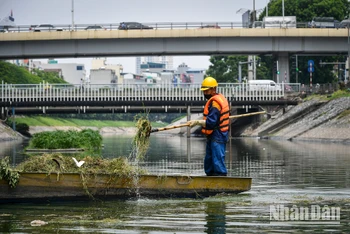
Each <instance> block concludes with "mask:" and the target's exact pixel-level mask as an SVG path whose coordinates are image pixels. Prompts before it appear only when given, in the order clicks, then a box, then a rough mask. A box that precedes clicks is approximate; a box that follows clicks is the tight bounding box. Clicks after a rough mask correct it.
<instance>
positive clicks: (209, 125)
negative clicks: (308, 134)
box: [189, 77, 230, 176]
mask: <svg viewBox="0 0 350 234" xmlns="http://www.w3.org/2000/svg"><path fill="white" fill-rule="evenodd" d="M217 86H218V83H217V81H216V80H215V79H214V78H213V77H206V78H205V79H204V80H203V82H202V87H201V90H202V91H203V93H204V96H205V98H206V99H207V100H208V101H207V103H206V104H205V107H204V111H203V120H191V121H189V126H191V127H193V126H195V125H201V126H202V133H203V134H205V135H206V137H207V145H206V154H205V158H204V171H205V174H206V175H207V176H226V175H227V169H226V165H225V153H226V143H227V141H228V134H229V133H228V130H229V124H230V119H229V115H230V109H229V104H228V101H227V99H226V98H225V97H224V95H222V94H220V93H217V92H216V88H217Z"/></svg>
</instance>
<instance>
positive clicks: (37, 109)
mask: <svg viewBox="0 0 350 234" xmlns="http://www.w3.org/2000/svg"><path fill="white" fill-rule="evenodd" d="M200 85H201V84H189V83H188V84H186V83H182V84H179V85H177V86H174V84H172V83H162V84H145V85H131V84H125V85H118V84H112V85H111V84H108V85H85V86H84V87H82V86H80V85H73V84H47V83H41V84H25V85H24V84H5V83H4V82H2V84H1V90H0V95H1V96H0V107H1V114H2V116H6V115H7V114H11V112H12V111H15V113H16V114H40V113H47V114H54V113H126V112H131V113H140V112H160V113H166V112H168V113H181V112H183V113H188V112H189V111H190V112H192V113H196V112H197V113H201V112H202V111H203V107H204V105H205V102H206V100H205V98H204V96H203V93H202V91H200ZM276 87H278V88H276V89H267V88H266V89H264V88H262V89H260V90H249V86H248V85H247V84H245V83H241V84H238V83H220V84H219V86H218V92H219V93H222V94H223V95H225V96H226V97H227V99H228V101H229V102H230V104H231V106H232V107H236V108H245V109H247V110H248V109H250V108H256V107H257V106H264V105H265V106H266V105H296V104H297V102H296V101H294V100H289V99H288V98H286V95H287V94H291V93H293V94H298V93H299V90H300V84H288V85H287V84H277V86H276ZM280 87H281V88H280ZM283 87H291V88H292V90H289V91H288V92H287V91H286V90H285V89H284V88H283ZM15 113H13V114H15Z"/></svg>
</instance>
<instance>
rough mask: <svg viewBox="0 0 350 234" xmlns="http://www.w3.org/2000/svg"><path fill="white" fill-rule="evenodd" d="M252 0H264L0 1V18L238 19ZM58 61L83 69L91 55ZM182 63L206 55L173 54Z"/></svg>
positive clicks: (192, 63)
mask: <svg viewBox="0 0 350 234" xmlns="http://www.w3.org/2000/svg"><path fill="white" fill-rule="evenodd" d="M254 2H255V9H257V10H259V9H263V8H264V7H265V6H266V4H267V2H268V0H216V1H212V0H211V1H209V0H176V1H168V0H148V1H143V0H124V1H120V0H0V18H2V17H5V16H8V15H9V14H10V13H11V11H12V12H13V17H14V18H15V23H16V24H17V25H34V24H43V23H49V24H72V22H73V20H74V24H110V23H114V24H116V23H119V22H122V21H136V22H142V23H156V22H241V21H242V13H244V12H245V11H246V10H252V9H253V3H254ZM72 3H74V4H72ZM72 5H74V7H73V6H72ZM72 10H74V17H72ZM43 61H46V60H43ZM59 62H60V63H63V62H67V63H71V62H74V63H84V64H85V68H86V70H87V72H88V70H89V69H90V67H91V58H76V59H59ZM183 62H184V63H186V64H187V65H188V66H189V67H191V68H205V69H207V68H208V66H209V65H210V62H209V56H174V68H177V66H178V65H179V64H181V63H183ZM107 63H109V64H122V65H123V67H124V71H125V72H135V70H136V69H135V57H127V58H125V57H118V58H111V57H110V58H107Z"/></svg>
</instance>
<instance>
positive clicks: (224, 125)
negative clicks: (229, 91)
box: [202, 93, 230, 135]
mask: <svg viewBox="0 0 350 234" xmlns="http://www.w3.org/2000/svg"><path fill="white" fill-rule="evenodd" d="M213 101H216V102H217V103H218V104H219V105H220V107H221V111H220V124H219V126H218V128H219V129H220V131H222V132H226V131H228V129H229V126H230V118H229V117H230V108H229V104H228V101H227V99H226V98H225V97H224V96H223V95H222V94H220V93H217V94H216V95H214V96H213V97H211V98H210V99H209V100H208V101H207V103H206V104H205V107H204V111H203V119H204V120H206V119H207V116H208V114H209V106H210V105H211V103H212V102H213ZM213 131H214V130H212V129H210V130H209V129H206V128H205V127H202V133H203V134H205V135H210V134H212V132H213Z"/></svg>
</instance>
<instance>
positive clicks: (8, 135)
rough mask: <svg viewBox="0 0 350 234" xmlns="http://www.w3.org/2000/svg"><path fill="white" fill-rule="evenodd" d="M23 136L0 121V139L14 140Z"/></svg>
mask: <svg viewBox="0 0 350 234" xmlns="http://www.w3.org/2000/svg"><path fill="white" fill-rule="evenodd" d="M23 138H24V137H23V136H22V135H21V134H20V133H18V132H15V131H13V130H12V128H10V127H9V126H7V125H5V124H3V123H2V122H0V141H14V140H21V139H23Z"/></svg>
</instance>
